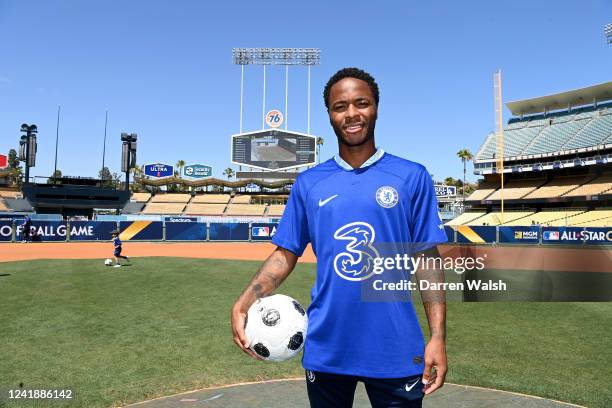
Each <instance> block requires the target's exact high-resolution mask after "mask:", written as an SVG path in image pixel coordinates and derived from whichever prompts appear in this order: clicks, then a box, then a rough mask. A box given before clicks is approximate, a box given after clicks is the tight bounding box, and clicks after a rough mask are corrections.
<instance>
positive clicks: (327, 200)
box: [319, 194, 338, 207]
mask: <svg viewBox="0 0 612 408" xmlns="http://www.w3.org/2000/svg"><path fill="white" fill-rule="evenodd" d="M336 197H338V194H334V195H333V196H331V197H329V198H326V199H325V200H321V199H320V198H319V207H323V206H324V205H325V204H327V203H329V202H330V201H331V200H333V199H334V198H336Z"/></svg>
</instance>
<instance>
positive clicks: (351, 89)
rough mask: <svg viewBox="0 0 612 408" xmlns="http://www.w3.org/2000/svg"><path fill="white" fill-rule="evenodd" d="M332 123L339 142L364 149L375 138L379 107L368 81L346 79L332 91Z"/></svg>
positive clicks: (330, 101)
mask: <svg viewBox="0 0 612 408" xmlns="http://www.w3.org/2000/svg"><path fill="white" fill-rule="evenodd" d="M328 112H329V121H330V123H331V125H332V127H333V128H334V132H335V133H336V136H338V141H339V142H340V143H342V144H345V145H347V146H351V147H353V146H361V145H363V144H364V143H366V142H367V141H368V140H370V139H372V138H373V137H374V127H375V126H376V118H377V114H378V107H377V106H376V102H375V100H374V95H373V94H372V91H371V90H370V87H369V86H368V84H367V83H366V82H365V81H362V80H361V79H357V78H344V79H342V80H340V81H338V82H337V83H336V84H334V85H333V86H332V87H331V89H330V91H329V111H328Z"/></svg>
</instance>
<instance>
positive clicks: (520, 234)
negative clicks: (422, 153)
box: [514, 231, 523, 239]
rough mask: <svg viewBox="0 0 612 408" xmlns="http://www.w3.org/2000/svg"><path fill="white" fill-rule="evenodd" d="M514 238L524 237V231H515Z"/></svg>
mask: <svg viewBox="0 0 612 408" xmlns="http://www.w3.org/2000/svg"><path fill="white" fill-rule="evenodd" d="M514 239H523V231H514Z"/></svg>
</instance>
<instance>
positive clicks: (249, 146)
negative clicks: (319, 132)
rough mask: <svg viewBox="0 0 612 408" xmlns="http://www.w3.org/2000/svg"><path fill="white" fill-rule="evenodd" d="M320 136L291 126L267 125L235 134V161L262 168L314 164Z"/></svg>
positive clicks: (233, 144)
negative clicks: (272, 127)
mask: <svg viewBox="0 0 612 408" xmlns="http://www.w3.org/2000/svg"><path fill="white" fill-rule="evenodd" d="M315 156H316V137H315V136H312V135H306V134H303V133H297V132H292V131H287V130H279V129H266V130H260V131H257V132H250V133H241V134H237V135H232V163H234V164H238V165H242V166H248V167H253V168H257V169H262V170H284V169H290V168H297V167H302V166H309V165H314V164H315V161H316V157H315Z"/></svg>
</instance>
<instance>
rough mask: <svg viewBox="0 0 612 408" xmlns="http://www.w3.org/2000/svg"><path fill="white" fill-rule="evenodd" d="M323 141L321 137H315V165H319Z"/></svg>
mask: <svg viewBox="0 0 612 408" xmlns="http://www.w3.org/2000/svg"><path fill="white" fill-rule="evenodd" d="M324 142H325V140H324V139H323V138H322V137H317V163H321V146H323V143H324Z"/></svg>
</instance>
